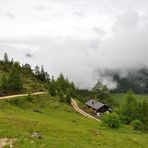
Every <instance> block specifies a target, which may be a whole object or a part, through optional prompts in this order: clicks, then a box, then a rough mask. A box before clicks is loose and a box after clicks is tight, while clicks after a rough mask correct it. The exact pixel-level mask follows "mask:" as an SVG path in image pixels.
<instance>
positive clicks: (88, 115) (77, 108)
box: [71, 99, 101, 122]
mask: <svg viewBox="0 0 148 148" xmlns="http://www.w3.org/2000/svg"><path fill="white" fill-rule="evenodd" d="M71 105H72V106H73V108H74V109H75V110H76V111H77V112H79V113H80V114H82V115H83V116H85V117H88V118H90V119H94V120H96V121H98V122H101V121H100V120H99V119H97V118H95V117H93V116H91V115H90V114H88V113H86V112H84V111H83V110H82V109H80V108H79V107H78V105H77V102H76V101H75V100H74V99H71Z"/></svg>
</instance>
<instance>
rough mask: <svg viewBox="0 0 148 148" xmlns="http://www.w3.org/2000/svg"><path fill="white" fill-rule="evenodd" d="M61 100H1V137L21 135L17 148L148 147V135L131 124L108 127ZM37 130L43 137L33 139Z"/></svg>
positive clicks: (39, 97)
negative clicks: (35, 110) (84, 115)
mask: <svg viewBox="0 0 148 148" xmlns="http://www.w3.org/2000/svg"><path fill="white" fill-rule="evenodd" d="M57 99H58V98H52V97H50V96H48V95H40V96H33V97H32V100H28V99H27V97H21V98H17V99H12V100H0V137H10V138H17V142H16V143H15V146H14V147H15V148H20V147H21V148H59V147H60V148H96V147H99V148H146V147H147V145H148V140H147V139H148V134H145V133H140V132H134V131H133V130H132V129H131V127H130V126H122V127H121V128H120V129H118V130H114V129H108V128H107V127H104V126H103V125H102V124H100V123H99V122H97V121H95V120H92V119H87V118H86V117H83V116H81V115H80V114H79V113H77V112H75V111H74V110H73V108H72V107H71V106H69V105H66V104H63V103H60V102H58V101H57ZM34 109H38V110H39V111H41V113H38V112H34V111H33V110H34ZM34 131H38V132H40V133H41V135H42V139H36V138H32V137H31V135H32V133H33V132H34ZM32 141H33V143H32Z"/></svg>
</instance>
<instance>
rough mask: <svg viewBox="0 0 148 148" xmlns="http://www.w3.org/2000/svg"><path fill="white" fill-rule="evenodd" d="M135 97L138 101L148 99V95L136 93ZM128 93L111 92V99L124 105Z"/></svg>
mask: <svg viewBox="0 0 148 148" xmlns="http://www.w3.org/2000/svg"><path fill="white" fill-rule="evenodd" d="M134 97H135V98H136V100H137V101H143V100H147V101H148V95H137V94H134ZM126 98H127V94H126V93H112V94H111V100H112V101H113V102H115V103H116V104H117V105H123V104H124V103H125V101H126Z"/></svg>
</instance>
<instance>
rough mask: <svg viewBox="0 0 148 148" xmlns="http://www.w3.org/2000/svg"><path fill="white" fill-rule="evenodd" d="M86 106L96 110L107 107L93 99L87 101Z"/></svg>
mask: <svg viewBox="0 0 148 148" xmlns="http://www.w3.org/2000/svg"><path fill="white" fill-rule="evenodd" d="M85 104H86V105H87V106H89V107H91V108H93V109H95V110H98V109H100V108H101V107H103V106H104V105H105V104H103V103H101V102H98V101H97V100H93V99H91V100H89V101H87V102H86V103H85Z"/></svg>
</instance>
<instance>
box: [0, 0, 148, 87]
mask: <svg viewBox="0 0 148 148" xmlns="http://www.w3.org/2000/svg"><path fill="white" fill-rule="evenodd" d="M147 14H148V0H0V57H1V58H2V57H3V54H4V52H7V53H8V55H9V57H10V58H12V57H14V59H15V60H19V61H20V62H21V63H30V64H31V65H32V68H33V67H34V66H35V65H44V67H45V69H46V70H47V71H48V72H49V74H51V75H55V76H57V75H58V74H59V73H61V72H62V73H64V75H65V76H66V77H68V78H69V79H71V80H72V81H74V82H75V83H76V84H77V85H78V86H80V87H83V88H90V87H91V86H92V85H93V84H94V83H95V82H96V80H97V76H96V75H95V74H94V71H95V70H96V69H100V68H124V67H137V66H142V65H148V15H147Z"/></svg>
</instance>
